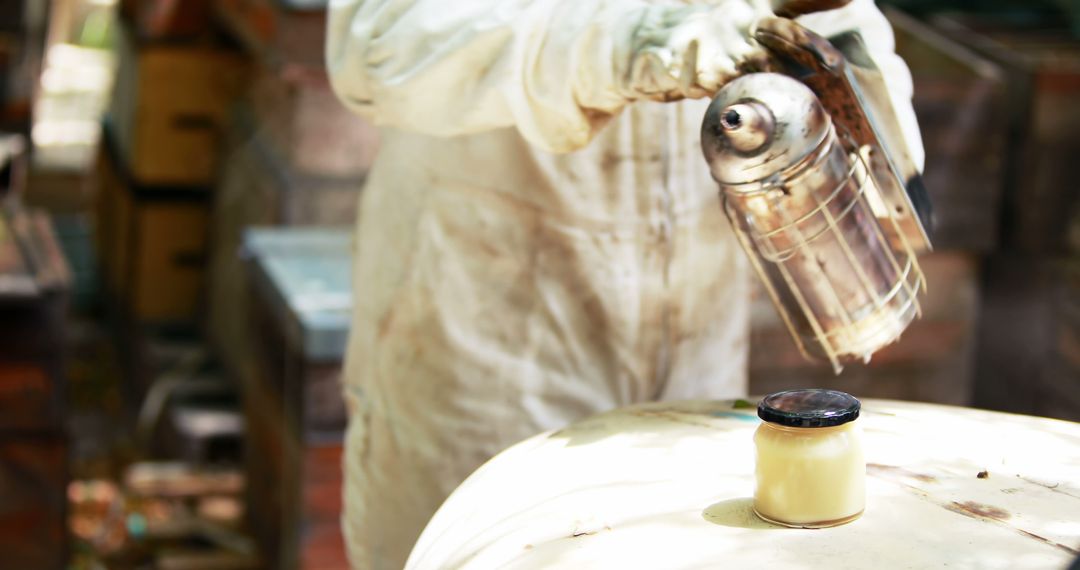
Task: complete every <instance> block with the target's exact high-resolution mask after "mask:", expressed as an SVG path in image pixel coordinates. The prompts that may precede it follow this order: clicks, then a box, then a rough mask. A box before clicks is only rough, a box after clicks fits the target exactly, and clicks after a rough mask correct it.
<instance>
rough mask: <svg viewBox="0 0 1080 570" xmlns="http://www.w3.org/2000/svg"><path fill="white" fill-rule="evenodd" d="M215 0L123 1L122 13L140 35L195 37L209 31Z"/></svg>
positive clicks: (154, 37)
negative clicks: (211, 6) (133, 23)
mask: <svg viewBox="0 0 1080 570" xmlns="http://www.w3.org/2000/svg"><path fill="white" fill-rule="evenodd" d="M211 2H212V0H182V1H177V0H121V2H120V13H121V15H122V17H124V18H125V19H127V20H128V21H130V22H135V28H136V29H137V30H138V35H139V37H140V38H144V39H178V38H191V37H195V36H199V35H203V34H206V33H207V32H209V29H210V24H211V17H210V14H211V8H210V4H211Z"/></svg>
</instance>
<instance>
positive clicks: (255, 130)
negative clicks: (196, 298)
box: [208, 107, 375, 377]
mask: <svg viewBox="0 0 1080 570" xmlns="http://www.w3.org/2000/svg"><path fill="white" fill-rule="evenodd" d="M290 108H293V109H295V108H296V107H290ZM291 121H292V122H296V123H298V122H299V121H296V120H295V119H293V120H291ZM272 131H273V129H271V128H261V127H260V126H259V124H258V123H256V122H255V115H254V113H253V112H252V111H251V109H250V108H248V107H238V108H237V109H235V111H234V122H233V125H232V127H231V128H230V135H229V136H230V141H231V143H230V152H229V155H228V157H229V159H228V163H227V165H226V167H225V170H224V172H223V173H222V181H221V185H220V186H219V187H218V189H217V192H216V193H215V196H214V211H213V220H212V234H213V246H212V247H213V249H212V251H211V253H210V275H209V280H208V281H209V291H208V305H209V308H210V310H209V313H208V314H209V319H210V323H209V327H208V337H209V338H210V340H211V342H212V344H213V345H214V348H215V349H216V350H217V351H218V353H219V354H220V355H221V357H222V359H223V360H224V362H225V364H226V366H227V368H229V370H230V371H231V372H232V373H233V374H235V375H236V376H237V377H243V376H249V375H251V374H252V371H251V370H250V368H251V366H250V364H249V362H248V361H249V360H250V356H249V355H250V354H251V350H252V349H251V347H250V340H249V336H250V335H248V334H247V330H246V328H245V327H246V325H245V323H246V316H245V315H247V313H248V311H249V310H250V308H249V305H250V301H251V300H250V293H249V291H250V289H249V283H248V279H247V274H246V272H244V271H240V270H238V267H239V264H240V262H241V258H240V256H241V253H242V248H241V237H242V235H243V232H244V231H245V230H246V229H247V228H249V227H252V226H274V225H284V226H309V225H310V226H324V227H326V226H335V227H337V226H344V227H351V226H353V225H354V224H355V218H356V208H357V205H358V202H359V196H360V190H361V187H362V186H363V181H364V176H363V172H366V168H367V164H364V163H363V161H362V160H361V158H362V157H363V156H364V155H365V154H368V153H372V152H373V151H372V150H370V148H368V147H363V146H360V145H357V146H355V147H352V148H353V149H354V151H355V154H356V155H357V157H358V159H357V161H356V164H358V165H360V168H361V169H362V170H361V171H359V172H355V173H354V174H338V175H328V174H313V173H311V172H309V171H306V170H303V169H301V168H299V167H298V166H296V165H294V163H293V162H291V161H290V160H289V159H287V158H286V157H295V156H296V155H295V154H289V153H285V152H282V151H281V150H279V149H280V147H279V146H278V144H277V143H276V142H275V139H274V138H273V135H272V134H271V133H272ZM308 140H309V142H312V143H313V142H314V140H315V139H314V138H310V139H308ZM374 144H375V143H374V142H373V141H372V142H371V145H374ZM303 152H304V153H311V154H315V151H314V150H304V151H303ZM327 152H328V154H336V153H338V152H339V151H327Z"/></svg>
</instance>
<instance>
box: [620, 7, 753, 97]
mask: <svg viewBox="0 0 1080 570" xmlns="http://www.w3.org/2000/svg"><path fill="white" fill-rule="evenodd" d="M765 15H770V12H769V11H767V10H766V11H762V10H760V9H755V8H754V7H752V6H751V3H750V2H747V1H746V0H725V1H723V2H720V3H719V4H711V5H708V4H706V5H700V4H692V5H678V6H670V5H668V6H664V5H651V6H647V7H644V8H641V9H639V10H635V11H634V12H632V13H630V14H629V15H628V16H627V18H628V20H629V27H630V31H629V34H628V37H629V41H627V42H624V43H623V44H622V45H619V44H616V46H615V53H614V57H615V78H616V81H618V86H617V88H618V91H619V93H620V94H621V95H622V96H623V97H625V98H627V99H629V100H638V99H652V100H657V101H671V100H675V99H683V98H699V97H707V96H711V95H712V94H713V93H715V92H716V91H717V90H718V89H719V88H720V87H721V86H723V85H724V83H726V82H728V81H730V80H731V79H734V78H735V77H738V76H739V75H741V74H742V73H745V72H746V71H748V70H750V69H756V68H758V67H760V66H761V65H763V64H764V62H765V60H766V58H767V54H766V52H765V50H764V49H763V48H762V47H761V46H760V45H758V44H757V43H756V42H755V41H754V40H753V39H752V38H751V28H752V26H753V24H754V22H755V21H756V20H757V19H758V18H760V17H762V16H765Z"/></svg>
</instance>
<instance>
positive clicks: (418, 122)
mask: <svg viewBox="0 0 1080 570" xmlns="http://www.w3.org/2000/svg"><path fill="white" fill-rule="evenodd" d="M768 1H769V0H722V1H719V2H700V3H691V2H678V1H666V2H662V1H654V2H649V1H644V0H517V1H512V0H456V1H453V2H447V1H444V0H332V1H331V2H330V14H329V33H328V45H327V63H328V68H329V73H330V78H331V80H332V83H333V86H334V88H335V90H336V92H337V93H338V95H339V96H340V98H341V100H342V101H344V103H345V104H346V105H347V106H348V107H349V108H350V109H352V110H354V111H355V112H357V113H359V114H361V115H363V116H364V117H367V118H369V119H371V120H372V121H374V122H375V123H376V124H377V125H379V126H380V127H381V136H382V138H381V147H380V152H379V155H378V158H377V160H376V162H375V164H374V166H373V168H372V170H371V172H370V175H369V178H368V182H367V186H366V188H365V189H364V192H363V195H362V196H363V197H362V203H361V205H360V213H359V222H358V224H359V225H358V235H357V240H356V244H357V245H356V259H355V269H354V273H353V275H354V288H355V297H354V303H355V314H354V317H353V323H352V333H351V335H352V336H351V339H350V343H349V351H348V358H347V364H346V374H345V378H346V380H345V383H346V386H345V394H346V399H347V402H348V406H349V409H350V413H351V419H350V423H349V429H348V434H347V440H346V449H345V471H346V483H345V489H344V500H345V512H346V514H345V518H344V521H343V524H344V532H345V536H346V540H347V543H348V547H349V555H350V559H351V561H352V564H353V566H355V567H357V568H373V569H382V568H400V567H401V566H402V565H403V564H404V562H405V559H406V557H407V555H408V553H409V549H410V548H411V547H412V545H413V543H414V541H415V540H416V538H417V536H418V535H419V534H420V531H421V530H422V529H423V526H424V524H425V523H426V522H427V520H428V519H429V518H430V517H431V515H432V514H433V513H434V511H435V510H436V508H438V506H439V505H440V503H441V502H442V501H443V499H444V498H445V497H446V496H447V495H448V494H449V493H450V492H451V491H452V490H453V489H454V487H455V486H457V485H458V483H460V482H461V481H462V480H463V479H464V478H465V477H466V476H467V475H468V474H469V473H470V472H471V471H473V470H474V469H475V468H476V467H478V466H479V465H480V464H481V463H482V462H484V461H485V460H487V459H488V458H490V457H491V456H493V455H494V454H496V453H497V452H499V451H500V450H501V449H503V448H505V447H507V446H508V445H510V444H512V443H515V442H517V441H519V440H521V439H524V438H526V437H528V436H531V435H533V434H535V433H537V432H540V431H543V430H549V429H553V428H558V427H560V426H563V425H565V424H567V423H569V422H573V421H574V420H577V419H579V418H582V417H583V416H587V415H589V414H592V413H594V412H598V411H601V410H607V409H610V408H615V407H617V406H624V405H627V404H632V403H635V402H642V401H647V400H663V399H678V398H725V397H732V396H738V395H742V394H744V393H745V391H746V368H747V327H748V314H749V288H748V286H749V275H748V271H747V265H748V264H747V262H746V260H745V259H744V254H743V253H742V252H741V251H740V250H739V249H738V246H737V245H736V242H735V240H734V237H733V234H732V233H731V231H730V229H729V224H728V222H727V220H726V219H725V218H724V216H723V213H722V212H721V209H720V206H719V203H718V198H717V195H718V188H717V185H716V184H715V183H714V182H713V181H712V180H711V179H710V178H709V173H708V170H707V168H706V165H705V161H704V159H703V157H702V154H701V148H700V139H699V129H700V128H701V120H702V116H703V114H704V110H705V107H706V106H707V104H708V100H707V98H705V99H703V97H706V96H707V95H710V94H712V93H713V92H715V91H716V90H717V89H718V87H719V86H721V85H722V84H724V82H726V81H728V80H729V79H732V78H733V77H735V76H737V75H738V74H739V71H740V69H741V68H742V67H743V66H744V65H746V64H748V63H753V62H755V61H757V60H758V59H759V58H761V57H762V56H763V54H762V52H761V49H760V48H759V47H758V46H757V45H755V44H754V42H753V41H752V40H750V39H749V38H750V30H751V27H752V25H753V24H754V22H755V21H756V19H757V18H759V17H761V16H763V15H768V14H769V13H770V8H769V5H768ZM800 21H801V22H802V23H804V24H805V25H807V26H809V27H811V28H812V29H815V30H816V31H818V32H819V33H823V34H824V35H831V34H834V33H839V32H841V31H845V30H848V29H853V28H856V29H859V30H861V31H862V33H863V36H864V38H865V39H866V40H867V43H868V44H869V45H870V47H871V51H872V52H873V54H874V55H875V56H876V61H877V63H878V64H879V66H881V67H882V68H884V70H885V71H886V74H887V76H889V77H890V78H891V82H892V85H891V89H892V93H893V96H894V99H895V104H896V105H897V107H898V111H899V112H900V114H901V115H902V116H903V117H905V118H906V119H907V129H908V131H909V132H908V133H907V134H908V135H910V136H909V138H911V139H912V141H914V143H915V144H914V146H915V147H916V155H917V156H916V159H917V161H918V162H919V163H920V164H921V152H922V151H921V144H920V143H919V142H918V127H917V126H916V124H915V122H914V115H913V114H912V112H911V106H910V97H911V78H910V74H909V73H908V71H907V68H906V67H905V66H904V64H903V62H902V61H901V60H900V59H899V58H897V57H896V56H895V55H894V54H893V37H892V32H891V29H890V28H889V26H888V24H887V22H886V21H885V19H884V18H883V16H882V15H881V13H880V12H878V11H877V9H876V8H875V7H874V5H873V3H872V1H871V0H855V2H853V3H852V4H851V5H849V6H847V7H845V8H843V9H841V10H837V11H833V12H827V13H823V14H816V15H813V16H809V17H805V18H803V19H802V20H800Z"/></svg>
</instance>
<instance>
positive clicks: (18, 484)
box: [0, 433, 68, 570]
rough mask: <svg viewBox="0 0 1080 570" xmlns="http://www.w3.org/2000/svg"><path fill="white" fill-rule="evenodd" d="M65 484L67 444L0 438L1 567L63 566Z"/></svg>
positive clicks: (51, 438)
mask: <svg viewBox="0 0 1080 570" xmlns="http://www.w3.org/2000/svg"><path fill="white" fill-rule="evenodd" d="M67 480H68V474H67V445H66V443H65V441H64V438H63V437H62V436H59V435H55V434H49V433H33V434H28V433H20V434H18V435H14V436H8V435H0V481H3V484H0V551H3V553H4V555H3V563H2V565H3V567H4V568H13V569H14V568H34V569H38V568H40V569H42V570H46V569H57V570H59V569H61V568H65V567H66V564H67V555H68V551H67V550H68V549H67V543H68V541H67V532H66V529H65V524H66V521H65V518H66V512H67Z"/></svg>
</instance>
